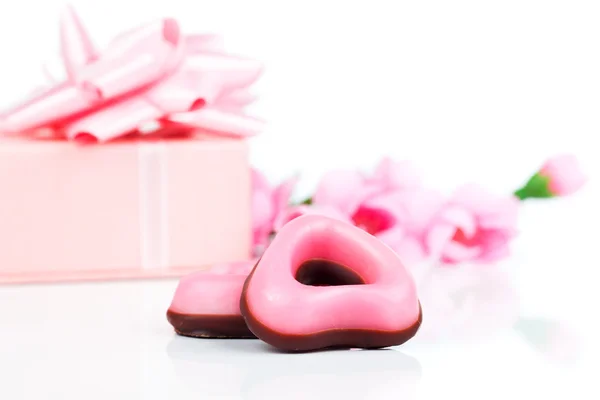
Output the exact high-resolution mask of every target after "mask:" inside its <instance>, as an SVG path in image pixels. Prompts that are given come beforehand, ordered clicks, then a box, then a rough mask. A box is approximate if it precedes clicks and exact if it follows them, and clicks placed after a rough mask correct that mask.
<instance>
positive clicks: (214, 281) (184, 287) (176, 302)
mask: <svg viewBox="0 0 600 400" xmlns="http://www.w3.org/2000/svg"><path fill="white" fill-rule="evenodd" d="M252 266H254V264H253V263H251V262H242V263H235V264H223V265H219V266H215V267H213V268H212V269H210V270H208V271H200V272H194V273H192V274H190V275H187V276H185V277H183V278H182V279H181V280H180V281H179V285H178V286H177V289H176V291H175V295H174V296H173V301H172V302H171V306H170V307H169V311H172V312H176V313H180V314H187V315H241V314H240V296H241V294H242V288H243V286H244V281H245V280H246V277H247V276H248V274H249V273H250V270H251V269H252Z"/></svg>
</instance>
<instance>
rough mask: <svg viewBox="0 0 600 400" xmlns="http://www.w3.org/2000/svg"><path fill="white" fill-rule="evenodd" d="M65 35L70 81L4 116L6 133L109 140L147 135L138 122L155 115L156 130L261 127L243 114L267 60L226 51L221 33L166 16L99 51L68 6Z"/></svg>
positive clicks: (246, 131) (1, 126) (246, 130)
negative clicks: (196, 30)
mask: <svg viewBox="0 0 600 400" xmlns="http://www.w3.org/2000/svg"><path fill="white" fill-rule="evenodd" d="M60 38H61V40H60V44H61V54H62V61H63V64H64V67H65V70H66V76H67V78H66V80H65V81H64V82H59V83H56V84H53V86H51V87H50V88H49V89H47V90H45V91H44V92H42V93H40V94H36V95H35V96H33V97H30V98H28V99H27V100H26V101H25V102H24V103H22V104H21V105H19V106H17V107H15V108H14V109H12V110H10V111H8V112H7V113H5V114H3V116H2V119H0V130H1V131H3V132H6V133H12V134H22V135H27V134H29V135H30V134H31V133H32V132H36V131H48V130H52V131H54V132H60V134H59V136H62V137H66V138H67V139H70V140H73V139H75V140H77V139H83V138H86V139H87V141H89V139H92V140H94V141H99V142H106V141H109V140H112V139H116V138H119V137H122V136H125V135H131V133H132V132H136V134H138V135H143V134H147V133H148V132H147V131H144V132H143V133H142V131H141V130H139V128H140V127H141V126H142V125H144V124H147V123H148V122H153V121H154V122H159V124H157V126H158V127H159V128H157V129H159V132H160V126H171V127H172V126H173V125H174V124H175V125H182V126H183V127H186V128H199V129H202V130H205V131H208V132H212V133H215V134H220V135H227V136H239V137H245V136H250V135H254V134H256V133H258V132H259V131H260V130H261V128H262V124H261V123H260V121H258V120H256V119H254V118H251V117H249V116H247V115H245V114H244V113H243V109H244V107H245V106H247V105H248V104H250V103H251V102H252V101H253V100H254V98H253V97H252V96H251V95H250V93H249V92H248V90H247V89H248V88H249V86H250V85H252V84H253V83H254V82H255V81H256V80H257V79H258V77H259V75H260V74H261V72H262V66H261V64H260V63H258V62H256V61H254V60H250V59H245V58H240V57H234V56H231V55H229V54H226V53H225V52H224V51H223V46H222V44H221V41H220V38H219V37H217V36H214V35H187V36H185V35H183V34H182V33H181V32H180V29H179V25H178V23H177V21H175V20H174V19H163V20H160V21H156V22H153V23H150V24H146V25H143V26H140V27H137V28H135V29H132V30H130V31H128V32H125V33H122V34H120V35H119V36H117V37H115V38H114V39H113V40H112V41H111V42H110V44H109V45H108V47H107V48H106V49H104V50H103V51H102V52H99V51H98V50H97V49H96V48H95V46H94V45H93V43H92V41H91V39H90V38H89V36H88V34H87V32H86V31H85V29H84V27H83V24H82V23H81V21H80V20H79V18H78V16H77V14H76V13H75V11H74V10H73V8H72V7H67V8H66V10H65V12H64V13H63V16H62V18H61V21H60ZM34 136H35V134H34Z"/></svg>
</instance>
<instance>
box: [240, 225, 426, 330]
mask: <svg viewBox="0 0 600 400" xmlns="http://www.w3.org/2000/svg"><path fill="white" fill-rule="evenodd" d="M311 259H324V260H327V261H332V262H335V263H338V264H341V265H344V266H346V267H348V268H350V269H352V270H353V271H355V272H356V273H358V274H359V275H360V276H361V277H362V278H363V280H364V281H365V282H366V283H365V284H364V285H343V286H321V287H318V286H307V285H303V284H301V283H300V282H298V281H297V280H296V279H295V275H296V272H297V270H298V268H299V267H300V265H301V264H302V263H303V262H305V261H308V260H311ZM246 299H247V303H248V307H249V310H250V312H251V313H252V315H253V316H254V317H255V318H256V319H257V320H258V321H260V322H261V323H262V324H263V325H265V326H267V327H269V328H270V329H273V330H275V331H277V332H279V333H281V334H307V335H308V334H314V333H317V332H321V331H326V330H331V329H369V330H379V331H398V330H402V329H405V328H408V327H410V326H411V325H413V324H415V322H416V321H417V319H418V318H419V301H418V298H417V293H416V286H415V283H414V281H413V279H412V277H411V276H410V274H409V273H408V271H407V270H406V268H405V267H404V265H403V264H402V263H401V261H400V260H399V258H398V257H397V255H396V254H395V253H394V252H393V251H392V250H391V249H390V248H389V247H387V246H386V245H385V244H383V243H382V242H381V241H379V240H378V239H377V238H375V237H374V236H372V235H370V234H368V233H366V232H365V231H363V230H361V229H359V228H356V227H355V226H353V225H351V224H348V223H346V222H342V221H338V220H334V219H331V218H327V217H323V216H317V215H305V216H302V217H299V218H297V219H295V220H293V221H291V222H289V223H288V224H287V225H285V226H284V227H283V228H282V229H281V231H279V233H278V235H277V236H276V237H275V239H274V240H273V242H272V243H271V245H270V246H269V248H268V249H267V250H266V251H265V253H264V254H263V256H262V258H261V260H260V262H259V264H258V266H257V267H256V269H255V271H254V273H253V275H252V277H251V279H250V281H249V282H248V287H247V289H246Z"/></svg>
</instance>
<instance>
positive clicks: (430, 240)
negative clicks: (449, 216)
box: [425, 223, 456, 255]
mask: <svg viewBox="0 0 600 400" xmlns="http://www.w3.org/2000/svg"><path fill="white" fill-rule="evenodd" d="M455 233H456V226H455V225H453V224H450V223H440V224H435V225H434V226H433V227H432V228H431V229H429V231H428V232H427V233H426V236H425V243H426V244H427V248H428V250H429V252H430V253H431V254H435V255H440V254H441V253H442V252H443V250H444V249H445V248H446V245H447V244H448V243H450V242H451V241H452V237H453V236H454V234H455Z"/></svg>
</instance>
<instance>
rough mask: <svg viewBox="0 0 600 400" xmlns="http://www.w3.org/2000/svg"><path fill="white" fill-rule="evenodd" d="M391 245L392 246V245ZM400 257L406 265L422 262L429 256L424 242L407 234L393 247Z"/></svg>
mask: <svg viewBox="0 0 600 400" xmlns="http://www.w3.org/2000/svg"><path fill="white" fill-rule="evenodd" d="M390 247H391V246H390ZM392 249H394V251H396V254H398V257H400V259H401V260H402V262H403V263H404V264H406V265H412V264H416V263H419V262H422V261H423V260H425V259H426V258H427V251H426V250H425V247H424V246H423V243H422V242H421V241H420V240H419V239H417V238H416V237H412V236H405V237H404V239H403V240H402V241H401V242H400V243H398V244H396V245H394V247H392Z"/></svg>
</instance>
